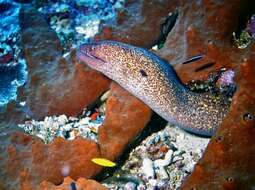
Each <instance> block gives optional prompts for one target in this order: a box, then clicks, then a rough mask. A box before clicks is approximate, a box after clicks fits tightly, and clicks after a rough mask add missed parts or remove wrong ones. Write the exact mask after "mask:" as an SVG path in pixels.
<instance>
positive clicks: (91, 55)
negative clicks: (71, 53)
mask: <svg viewBox="0 0 255 190" xmlns="http://www.w3.org/2000/svg"><path fill="white" fill-rule="evenodd" d="M95 49H96V48H95V46H94V45H93V44H83V45H81V46H80V47H79V49H78V51H77V58H78V59H79V60H81V61H82V62H84V63H86V64H87V65H89V66H91V67H95V66H100V65H102V64H104V63H106V61H105V60H103V59H102V58H100V57H99V56H98V55H97V54H96V50H95Z"/></svg>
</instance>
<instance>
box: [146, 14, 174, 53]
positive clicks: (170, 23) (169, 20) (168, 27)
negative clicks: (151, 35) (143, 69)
mask: <svg viewBox="0 0 255 190" xmlns="http://www.w3.org/2000/svg"><path fill="white" fill-rule="evenodd" d="M177 18H178V10H176V11H174V12H173V13H172V14H170V15H168V16H167V17H166V18H165V19H164V21H163V22H162V24H161V25H160V35H159V37H158V39H157V40H156V41H155V42H154V43H152V45H151V47H150V48H152V47H153V46H155V45H158V47H159V48H161V47H163V45H164V43H165V41H166V38H167V36H168V34H169V33H170V32H171V31H172V29H173V28H174V26H175V23H176V21H177Z"/></svg>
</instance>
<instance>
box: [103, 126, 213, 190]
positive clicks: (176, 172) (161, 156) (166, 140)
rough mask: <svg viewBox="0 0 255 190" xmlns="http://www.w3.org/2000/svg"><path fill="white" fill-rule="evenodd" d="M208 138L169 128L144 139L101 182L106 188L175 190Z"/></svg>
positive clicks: (195, 160)
mask: <svg viewBox="0 0 255 190" xmlns="http://www.w3.org/2000/svg"><path fill="white" fill-rule="evenodd" d="M209 140H210V139H208V138H201V137H198V136H195V135H192V134H189V133H186V132H184V133H183V132H181V129H179V128H177V127H173V126H170V125H168V126H166V127H165V128H164V129H163V130H161V131H159V132H156V133H154V134H153V135H151V136H149V137H148V138H146V139H145V140H144V141H143V142H142V143H141V144H140V145H139V146H137V147H136V148H135V149H134V150H132V152H131V153H130V155H129V158H128V159H127V161H126V162H125V163H124V165H123V166H122V167H121V168H120V169H119V170H117V171H116V172H115V173H114V174H113V176H112V177H110V178H108V179H106V180H105V181H103V184H104V185H105V186H106V187H108V188H109V189H128V187H129V186H131V185H133V186H134V187H133V188H131V189H148V190H152V189H178V188H179V187H180V185H181V181H182V180H183V179H184V178H185V177H186V176H187V175H188V174H190V173H191V172H192V170H193V167H194V165H195V163H196V162H197V161H198V160H199V159H200V158H201V156H202V153H203V151H204V149H205V148H206V146H207V144H208V142H209Z"/></svg>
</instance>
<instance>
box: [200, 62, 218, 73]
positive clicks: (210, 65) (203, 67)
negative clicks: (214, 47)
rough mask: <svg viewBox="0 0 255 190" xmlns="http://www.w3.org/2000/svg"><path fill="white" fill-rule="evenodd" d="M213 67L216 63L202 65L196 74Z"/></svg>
mask: <svg viewBox="0 0 255 190" xmlns="http://www.w3.org/2000/svg"><path fill="white" fill-rule="evenodd" d="M213 65H215V62H210V63H206V64H204V65H202V66H201V67H198V68H196V69H195V72H199V71H202V70H205V69H208V68H209V67H212V66H213Z"/></svg>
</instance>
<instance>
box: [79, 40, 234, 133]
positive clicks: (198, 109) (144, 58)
mask: <svg viewBox="0 0 255 190" xmlns="http://www.w3.org/2000/svg"><path fill="white" fill-rule="evenodd" d="M77 56H78V59H79V60H81V61H82V62H85V63H86V64H87V65H89V66H90V67H91V68H93V69H96V70H98V71H100V72H102V73H103V74H104V75H106V76H107V77H109V78H110V79H112V80H114V81H115V82H117V83H118V84H119V85H120V86H122V87H123V88H125V89H126V90H128V91H129V92H130V93H132V94H133V95H135V96H136V97H137V98H139V99H140V100H141V101H143V102H144V103H145V104H147V105H148V106H150V108H151V109H152V110H154V111H155V112H156V113H158V114H159V115H160V116H162V117H163V118H164V119H166V120H167V121H169V122H170V123H173V124H176V125H178V126H179V127H181V128H183V129H184V130H187V131H189V132H192V133H196V134H200V135H206V136H211V135H213V134H214V132H215V130H216V129H217V127H218V126H219V125H220V124H221V122H222V120H223V119H224V117H225V116H226V114H227V113H228V110H229V105H230V103H229V101H227V100H226V98H224V97H223V96H217V97H216V96H214V95H212V94H209V93H195V92H192V91H190V90H189V89H187V88H186V87H185V85H183V84H182V83H181V81H180V80H179V78H178V76H177V75H176V72H175V71H174V69H173V68H172V66H171V65H170V64H169V63H167V62H165V61H164V60H162V59H160V58H159V57H158V56H157V55H155V54H153V53H152V52H150V51H148V50H145V49H143V48H139V47H135V46H131V45H128V44H124V43H120V42H114V41H101V42H96V43H92V44H84V45H81V46H80V48H79V50H78V53H77ZM134 109H135V108H134Z"/></svg>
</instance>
